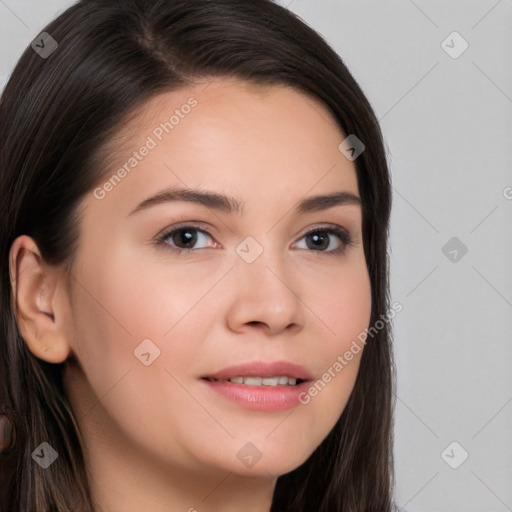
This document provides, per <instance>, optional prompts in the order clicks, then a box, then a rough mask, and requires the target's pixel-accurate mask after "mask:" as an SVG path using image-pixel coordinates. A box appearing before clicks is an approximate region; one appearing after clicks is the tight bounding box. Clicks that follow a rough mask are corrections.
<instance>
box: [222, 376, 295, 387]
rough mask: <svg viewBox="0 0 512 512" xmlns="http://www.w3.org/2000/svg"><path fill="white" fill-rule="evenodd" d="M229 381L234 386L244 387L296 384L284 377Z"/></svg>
mask: <svg viewBox="0 0 512 512" xmlns="http://www.w3.org/2000/svg"><path fill="white" fill-rule="evenodd" d="M229 381H230V382H233V383H235V384H245V385H246V386H295V385H296V384H297V379H293V378H292V377H286V376H284V375H282V376H277V377H233V378H231V379H229Z"/></svg>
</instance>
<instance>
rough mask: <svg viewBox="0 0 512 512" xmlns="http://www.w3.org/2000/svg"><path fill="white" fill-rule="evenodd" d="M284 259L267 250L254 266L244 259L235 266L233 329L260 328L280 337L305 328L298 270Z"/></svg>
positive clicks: (229, 324)
mask: <svg viewBox="0 0 512 512" xmlns="http://www.w3.org/2000/svg"><path fill="white" fill-rule="evenodd" d="M283 260H285V258H283V257H270V251H263V253H262V254H261V255H260V256H259V257H258V258H257V259H256V260H255V261H253V262H252V263H247V262H245V261H243V260H242V259H239V260H238V261H237V262H236V263H235V268H234V272H233V275H232V279H233V281H232V282H233V283H234V284H233V285H232V286H233V290H232V294H231V297H230V301H231V302H230V308H229V311H228V315H227V322H228V326H229V327H230V329H231V330H233V331H235V332H247V331H248V329H249V328H251V329H254V328H256V329H260V330H262V331H264V333H265V334H267V335H276V334H279V333H284V332H289V333H291V332H296V331H299V330H300V329H302V327H303V325H304V308H305V305H304V303H303V302H302V300H301V297H300V295H301V292H302V290H301V286H300V283H299V280H298V277H299V276H298V271H297V269H293V268H291V267H290V265H289V264H288V265H287V264H286V261H283ZM248 326H249V327H248Z"/></svg>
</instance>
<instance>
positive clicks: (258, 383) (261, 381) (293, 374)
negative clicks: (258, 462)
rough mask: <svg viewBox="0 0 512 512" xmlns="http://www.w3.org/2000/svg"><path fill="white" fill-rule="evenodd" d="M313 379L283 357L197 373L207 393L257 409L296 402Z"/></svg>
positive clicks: (276, 408)
mask: <svg viewBox="0 0 512 512" xmlns="http://www.w3.org/2000/svg"><path fill="white" fill-rule="evenodd" d="M312 380H313V376H312V374H311V373H310V372H309V371H308V370H306V369H305V368H304V367H302V366H298V365H296V364H294V363H290V362H287V361H277V362H272V363H266V362H261V361H257V362H253V363H247V364H242V365H237V366H231V367H229V368H224V369H223V370H220V371H218V372H216V373H213V374H211V375H204V376H202V377H200V381H202V382H204V384H205V385H206V388H207V390H208V392H209V393H213V395H211V396H220V397H221V399H223V400H226V399H227V400H228V401H229V402H231V403H233V404H236V405H237V406H241V407H243V408H245V409H252V410H257V411H282V410H285V409H291V408H293V407H297V406H298V405H300V403H301V402H300V396H301V394H302V393H304V392H305V390H306V389H307V388H308V386H309V384H308V383H309V382H311V381H312Z"/></svg>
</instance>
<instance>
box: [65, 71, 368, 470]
mask: <svg viewBox="0 0 512 512" xmlns="http://www.w3.org/2000/svg"><path fill="white" fill-rule="evenodd" d="M171 116H174V117H171ZM166 122H167V125H166V124H165V123H166ZM344 138H345V135H344V134H342V133H341V131H340V130H339V128H338V127H337V125H336V123H335V122H334V119H333V118H332V117H331V116H330V114H329V112H328V111H327V110H326V108H325V107H324V106H323V105H322V104H320V103H319V102H318V101H316V100H314V99H312V98H310V97H308V96H305V95H303V94H301V93H298V92H296V91H294V90H292V89H290V88H285V87H282V86H273V87H270V88H267V89H265V90H263V89H262V90H259V89H255V88H249V87H247V86H245V85H243V84H242V83H241V82H237V81H231V80H225V79H222V80H216V81H214V82H212V83H210V84H209V85H208V86H205V84H202V85H197V86H194V87H191V88H187V89H186V90H182V91H179V92H172V93H165V94H161V95H160V96H158V97H155V98H153V99H152V100H151V101H150V102H149V103H147V104H146V105H145V106H144V108H143V110H142V111H141V113H140V115H138V116H136V117H135V118H133V119H132V120H131V121H130V123H129V124H128V125H126V126H125V128H124V132H122V133H120V134H119V137H116V143H117V144H118V150H117V151H116V153H115V158H114V160H113V162H112V167H111V172H109V173H108V174H107V177H106V179H105V180H104V181H102V182H101V183H99V184H98V187H97V188H96V189H95V190H94V193H91V194H88V195H87V196H86V197H85V198H84V200H83V207H84V209H83V216H82V221H81V235H80V241H79V249H78V252H77V254H76V260H75V262H74V266H73V268H72V271H71V274H72V276H73V279H71V288H70V304H71V315H72V319H73V320H72V324H71V334H70V336H69V340H70V345H71V350H72V352H73V353H74V354H75V357H76V359H77V360H78V361H79V363H80V366H81V369H77V368H73V367H69V368H67V370H66V375H65V379H66V380H65V384H66V387H67V390H68V393H69V395H70V399H71V401H72V405H73V408H74V409H75V411H76V412H77V416H78V418H79V422H80V423H81V426H82V429H83V431H84V433H85V436H86V438H88V439H89V440H92V439H95V442H96V444H97V445H101V444H102V443H103V445H104V446H106V447H108V449H111V450H115V449H116V446H121V445H122V446H131V447H132V449H133V450H136V451H137V452H139V451H140V453H144V454H145V456H146V457H150V458H151V459H152V460H154V461H157V462H158V463H159V464H163V465H165V466H166V467H173V468H177V469H180V470H182V471H187V470H198V469H199V468H201V469H202V470H205V469H207V470H211V471H218V470H219V468H221V469H223V470H225V471H230V472H233V473H236V474H241V475H267V476H268V475H269V474H271V475H280V474H284V473H287V472H289V471H291V470H293V469H294V468H296V467H298V466H299V465H300V464H301V463H303V462H304V461H305V460H306V459H307V458H308V457H309V456H310V455H311V453H312V452H313V451H314V449H315V448H316V447H317V446H318V445H319V444H320V443H321V441H322V440H323V439H324V438H325V436H326V435H327V434H328V433H329V431H330V430H331V429H332V428H333V426H334V424H335V423H336V421H337V420H338V418H339V416H340V414H341V413H342V411H343V409H344V407H345V405H346V402H347V400H348V398H349V396H350V393H351V391H352V389H353V385H354V381H355V378H356V375H357V371H358V367H359V361H360V357H361V354H362V351H361V350H360V351H359V352H358V353H355V354H353V357H352V359H351V360H350V361H346V359H344V361H345V363H343V364H342V363H341V362H340V358H339V356H343V354H344V353H345V352H346V351H347V350H349V348H350V347H351V346H353V344H352V343H353V341H354V340H356V339H357V336H358V335H359V334H360V333H361V331H364V329H365V328H366V327H367V326H368V324H369V320H370V311H371V293H370V291H371V290H370V281H369V276H368V272H367V267H366V261H365V255H364V251H363V236H362V231H361V229H362V223H361V221H362V218H361V206H360V205H359V204H358V202H357V200H356V199H354V198H352V199H350V197H351V196H350V195H352V196H355V198H357V197H359V191H358V186H357V177H356V170H355V166H354V164H353V162H351V161H349V160H348V159H346V158H345V156H344V155H343V154H342V153H341V152H340V151H339V150H338V146H339V144H340V142H341V141H342V140H343V139H344ZM144 148H146V149H144ZM134 152H135V153H134ZM130 158H132V160H130ZM125 164H127V165H125ZM123 165H124V166H125V167H124V172H123V171H122V170H121V169H123ZM114 175H115V176H114ZM109 180H110V181H109ZM183 189H187V191H188V192H189V193H188V195H187V194H185V193H183ZM180 190H181V192H180ZM164 192H167V193H168V194H167V196H165V195H162V193H164ZM192 192H195V193H192ZM180 194H181V195H180ZM201 194H203V195H201ZM207 194H215V196H211V195H210V196H208V195H207ZM333 194H340V195H339V196H337V199H336V200H326V199H324V200H313V199H312V198H314V197H316V196H325V195H333ZM341 194H345V195H341ZM220 196H226V197H227V198H228V199H221V198H220ZM155 197H158V198H159V199H151V200H149V201H148V199H149V198H155ZM347 198H349V199H347ZM336 363H337V364H336ZM340 366H341V369H340ZM326 375H327V376H326ZM329 377H330V378H329ZM263 379H264V380H263ZM318 381H320V382H321V384H319V383H318ZM315 383H317V384H316V388H315ZM313 388H315V389H316V392H315V391H312V392H310V390H311V389H313Z"/></svg>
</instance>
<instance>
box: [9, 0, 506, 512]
mask: <svg viewBox="0 0 512 512" xmlns="http://www.w3.org/2000/svg"><path fill="white" fill-rule="evenodd" d="M72 3H73V2H70V1H64V0H51V1H50V0H46V1H45V2H39V1H35V0H0V20H1V21H0V27H1V38H2V39H1V41H2V44H1V46H0V87H3V84H4V83H5V81H6V80H7V78H8V76H9V74H10V72H11V70H12V68H13V66H14V64H15V62H16V60H17V58H18V57H19V55H20V54H21V52H22V50H23V49H24V48H25V47H26V46H27V45H28V44H29V43H30V42H31V41H32V39H34V38H35V36H36V35H37V34H38V33H39V32H40V30H41V28H42V27H43V26H44V25H45V24H46V23H47V22H48V21H50V20H51V19H53V18H54V17H55V15H56V14H58V13H60V12H62V11H63V10H64V9H65V8H66V7H68V6H69V5H71V4H72ZM279 3H280V4H281V5H284V6H288V7H289V8H290V9H291V10H292V11H294V12H295V13H297V14H298V15H299V16H301V17H302V18H303V19H304V20H305V21H306V22H307V23H309V24H310V25H312V26H313V27H314V28H315V29H316V30H318V31H319V32H320V33H321V34H322V35H323V36H324V37H325V38H326V39H327V41H328V42H329V43H331V44H332V45H333V46H334V48H335V49H336V51H337V52H338V53H339V54H340V55H341V57H342V58H343V59H344V61H345V63H346V64H347V66H348V68H349V69H350V71H351V72H352V73H353V75H354V76H355V78H356V80H357V81H358V82H359V84H360V85H361V87H362V88H363V90H364V92H365V93H366V95H367V96H368V98H369V100H370V102H371V103H372V105H373V107H374V109H375V111H376V113H377V115H378V117H379V119H380V121H381V126H382V129H383V132H384V137H385V139H386V144H387V146H388V157H389V162H390V165H391V171H392V179H393V191H394V199H393V201H394V202H393V214H392V231H391V246H392V252H391V264H392V275H391V290H392V301H399V302H400V303H401V304H402V305H403V311H402V312H400V313H399V314H398V315H397V316H396V317H395V321H394V333H395V335H394V337H395V353H396V361H397V369H398V387H397V405H396V420H395V459H396V479H397V485H396V500H397V503H398V504H399V505H400V506H401V507H403V508H404V509H406V510H407V511H408V512H434V511H439V512H441V511H442V512H444V511H446V512H459V511H460V512H462V511H464V512H502V511H506V510H510V511H512V371H511V369H510V367H511V364H512V345H511V343H510V334H509V332H510V328H511V327H512V274H511V272H509V268H508V267H509V264H510V262H511V261H512V229H511V228H510V226H511V224H512V172H511V169H512V165H511V164H512V144H511V135H512V80H511V74H512V65H510V62H511V56H512V48H511V43H512V0H500V1H496V0H485V1H484V0H482V1H467V0H466V1H463V0H458V1H450V2H446V1H445V2H442V1H420V0H417V1H413V0H393V1H380V2H378V1H376V0H375V1H371V2H370V1H361V0H358V1H356V0H351V1H347V0H321V1H319V0H316V1H314V0H292V1H290V0H279ZM454 31H457V32H458V33H459V34H460V35H461V36H462V38H463V39H464V40H465V41H467V43H468V45H469V46H468V48H467V50H466V51H464V52H463V53H462V54H460V55H458V53H459V51H460V50H461V49H462V48H463V46H462V41H461V40H460V39H459V40H458V39H457V38H456V37H455V38H454V37H453V36H451V37H448V36H449V35H450V34H451V33H452V32H454ZM447 37H448V39H446V38H447ZM444 40H446V42H445V43H444V44H443V45H442V42H443V41H444ZM445 49H447V50H448V51H449V52H451V53H452V55H455V56H457V58H453V57H452V56H450V55H449V54H448V53H447V52H446V51H445ZM453 237H456V240H452V241H451V242H450V243H449V241H450V240H451V239H452V238H453ZM447 243H448V245H447V246H445V244H447ZM443 248H444V249H443ZM464 248H466V249H467V253H465V254H463V252H464ZM454 251H455V252H454ZM454 441H455V442H457V443H458V444H457V445H455V446H454V445H452V446H450V447H449V445H450V444H451V443H452V442H454ZM447 447H449V448H448V449H447V450H446V448H447ZM463 450H464V451H465V452H467V453H468V454H469V456H468V458H467V460H465V461H464V462H463V463H462V464H461V465H460V466H459V467H457V468H456V469H453V468H452V467H450V465H449V464H448V463H447V462H446V461H448V462H449V463H450V464H451V465H452V466H457V465H458V464H460V462H461V460H462V455H463V454H464V451H463ZM442 454H444V456H443V455H442Z"/></svg>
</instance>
